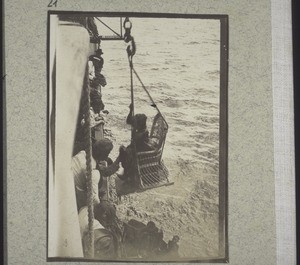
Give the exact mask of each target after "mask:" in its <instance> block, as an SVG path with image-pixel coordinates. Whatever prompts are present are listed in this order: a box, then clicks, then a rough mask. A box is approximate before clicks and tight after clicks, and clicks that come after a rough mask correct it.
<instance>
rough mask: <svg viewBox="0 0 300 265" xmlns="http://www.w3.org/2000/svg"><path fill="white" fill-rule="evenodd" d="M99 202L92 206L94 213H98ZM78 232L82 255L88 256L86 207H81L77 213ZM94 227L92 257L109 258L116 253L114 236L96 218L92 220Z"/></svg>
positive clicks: (113, 256)
mask: <svg viewBox="0 0 300 265" xmlns="http://www.w3.org/2000/svg"><path fill="white" fill-rule="evenodd" d="M98 206H99V204H96V205H95V207H94V215H95V216H96V215H97V214H98V213H97V212H98V208H99V207H98ZM78 218H79V225H80V233H81V239H82V246H83V252H84V256H85V257H88V250H89V222H88V220H89V218H88V207H87V206H85V207H82V208H81V209H80V211H79V214H78ZM93 229H94V258H99V259H110V258H115V257H116V255H117V248H116V242H115V237H114V235H113V233H112V232H111V231H109V230H108V229H107V228H105V227H104V226H103V225H102V224H101V223H100V222H99V220H97V219H96V218H95V219H94V221H93Z"/></svg>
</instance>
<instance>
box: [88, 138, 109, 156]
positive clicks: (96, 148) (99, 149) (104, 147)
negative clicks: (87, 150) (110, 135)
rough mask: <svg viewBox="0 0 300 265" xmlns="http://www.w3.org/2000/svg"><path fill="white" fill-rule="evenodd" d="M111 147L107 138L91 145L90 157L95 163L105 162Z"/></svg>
mask: <svg viewBox="0 0 300 265" xmlns="http://www.w3.org/2000/svg"><path fill="white" fill-rule="evenodd" d="M113 147H114V146H113V143H112V141H111V140H109V139H107V138H104V139H101V140H98V141H96V142H95V143H94V144H93V149H92V155H93V157H94V159H95V160H96V161H103V160H106V159H107V158H108V155H109V153H110V152H111V150H112V149H113Z"/></svg>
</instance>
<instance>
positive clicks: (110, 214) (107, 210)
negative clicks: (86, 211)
mask: <svg viewBox="0 0 300 265" xmlns="http://www.w3.org/2000/svg"><path fill="white" fill-rule="evenodd" d="M94 215H95V219H96V220H98V221H99V222H100V223H101V224H102V225H103V226H104V227H110V226H111V225H112V224H113V223H114V222H115V220H116V219H117V214H116V207H115V206H114V205H113V204H112V203H110V202H109V201H101V202H100V203H99V204H97V205H95V207H94Z"/></svg>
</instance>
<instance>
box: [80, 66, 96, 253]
mask: <svg viewBox="0 0 300 265" xmlns="http://www.w3.org/2000/svg"><path fill="white" fill-rule="evenodd" d="M88 84H89V78H88V65H87V67H86V73H85V80H84V87H83V97H84V103H85V104H84V114H85V119H86V122H85V134H84V138H85V143H86V148H85V153H86V186H87V205H88V228H89V230H88V236H89V241H88V250H87V254H88V257H89V258H93V257H94V227H93V223H94V204H93V203H94V198H93V185H92V148H91V146H92V139H91V129H90V123H91V120H90V88H89V85H88Z"/></svg>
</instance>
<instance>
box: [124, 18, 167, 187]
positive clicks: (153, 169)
mask: <svg viewBox="0 0 300 265" xmlns="http://www.w3.org/2000/svg"><path fill="white" fill-rule="evenodd" d="M124 28H125V35H124V40H125V42H126V43H128V46H127V49H126V51H127V55H128V62H129V67H130V84H131V104H132V120H133V124H132V126H131V130H132V143H133V147H134V153H133V159H134V166H135V170H134V172H135V173H134V181H135V184H136V185H137V187H138V189H139V190H145V189H149V188H154V187H158V186H163V185H168V184H173V183H170V182H169V179H168V176H169V172H168V169H167V168H166V166H165V165H164V163H163V161H162V153H163V149H164V144H165V140H166V135H167V132H168V124H167V122H166V120H165V119H164V117H163V115H162V114H161V112H160V110H159V108H158V107H157V105H156V104H155V102H154V100H153V98H152V97H151V95H150V93H149V91H148V90H147V89H146V87H145V85H144V84H143V82H142V80H141V78H140V77H139V75H138V73H137V72H136V70H135V69H134V67H133V56H134V55H135V52H136V45H135V42H134V38H133V37H132V36H131V28H132V24H131V22H130V21H129V19H128V18H126V19H125V21H124ZM133 74H135V76H136V77H137V79H138V80H139V82H140V83H141V85H142V87H143V89H144V91H145V92H146V93H147V95H148V97H149V99H150V100H151V102H152V104H151V106H152V107H154V108H156V110H157V115H156V116H155V117H154V120H153V123H152V127H151V131H150V135H149V138H150V139H151V140H152V142H153V143H154V150H151V151H144V152H137V150H136V131H135V128H136V120H135V119H134V118H133V117H134V116H135V114H134V89H133Z"/></svg>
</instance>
